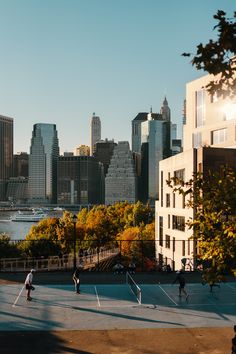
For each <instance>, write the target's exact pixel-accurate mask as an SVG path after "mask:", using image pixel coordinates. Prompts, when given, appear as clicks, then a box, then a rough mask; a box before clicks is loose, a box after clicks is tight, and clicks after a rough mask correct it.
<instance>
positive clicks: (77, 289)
mask: <svg viewBox="0 0 236 354" xmlns="http://www.w3.org/2000/svg"><path fill="white" fill-rule="evenodd" d="M79 275H80V270H79V268H75V271H74V273H73V277H72V278H73V281H74V283H75V292H76V294H80V278H79Z"/></svg>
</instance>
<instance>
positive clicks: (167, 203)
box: [166, 193, 170, 208]
mask: <svg viewBox="0 0 236 354" xmlns="http://www.w3.org/2000/svg"><path fill="white" fill-rule="evenodd" d="M169 207H170V194H169V193H166V208H169Z"/></svg>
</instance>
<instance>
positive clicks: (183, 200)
mask: <svg viewBox="0 0 236 354" xmlns="http://www.w3.org/2000/svg"><path fill="white" fill-rule="evenodd" d="M182 208H183V209H185V195H184V194H182Z"/></svg>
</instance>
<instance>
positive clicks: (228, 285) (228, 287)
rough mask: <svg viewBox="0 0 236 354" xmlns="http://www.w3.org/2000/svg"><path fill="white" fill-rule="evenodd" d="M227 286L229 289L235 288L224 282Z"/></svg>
mask: <svg viewBox="0 0 236 354" xmlns="http://www.w3.org/2000/svg"><path fill="white" fill-rule="evenodd" d="M225 285H226V286H227V287H228V288H230V289H233V290H236V288H235V287H234V286H232V285H229V284H227V283H226V284H225Z"/></svg>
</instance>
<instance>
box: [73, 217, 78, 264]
mask: <svg viewBox="0 0 236 354" xmlns="http://www.w3.org/2000/svg"><path fill="white" fill-rule="evenodd" d="M76 221H77V216H76V215H73V216H72V222H73V224H74V257H73V265H74V270H75V268H76Z"/></svg>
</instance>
